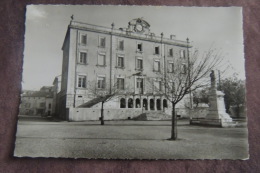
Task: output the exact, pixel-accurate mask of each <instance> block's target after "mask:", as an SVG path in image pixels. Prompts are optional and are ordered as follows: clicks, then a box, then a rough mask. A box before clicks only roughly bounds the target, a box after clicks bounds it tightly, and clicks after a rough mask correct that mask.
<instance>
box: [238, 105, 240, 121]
mask: <svg viewBox="0 0 260 173" xmlns="http://www.w3.org/2000/svg"><path fill="white" fill-rule="evenodd" d="M237 118H240V107H239V105H237Z"/></svg>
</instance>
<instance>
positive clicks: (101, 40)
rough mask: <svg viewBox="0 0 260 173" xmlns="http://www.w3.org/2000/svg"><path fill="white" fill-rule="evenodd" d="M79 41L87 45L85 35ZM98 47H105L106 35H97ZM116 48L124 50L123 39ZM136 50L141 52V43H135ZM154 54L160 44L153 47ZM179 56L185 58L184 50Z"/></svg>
mask: <svg viewBox="0 0 260 173" xmlns="http://www.w3.org/2000/svg"><path fill="white" fill-rule="evenodd" d="M80 43H81V44H82V45H87V35H81V39H80ZM98 47H101V48H105V47H106V37H101V36H99V42H98ZM117 48H118V50H121V51H123V50H124V40H119V41H118V45H117ZM136 50H137V51H138V52H143V44H142V43H137V49H136ZM154 54H155V55H159V54H160V46H155V47H154ZM168 56H173V48H169V49H168ZM180 57H181V58H185V57H186V54H185V50H180Z"/></svg>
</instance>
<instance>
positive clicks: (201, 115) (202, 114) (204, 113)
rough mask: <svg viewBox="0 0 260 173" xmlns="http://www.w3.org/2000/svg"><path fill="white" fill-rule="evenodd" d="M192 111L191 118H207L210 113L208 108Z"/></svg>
mask: <svg viewBox="0 0 260 173" xmlns="http://www.w3.org/2000/svg"><path fill="white" fill-rule="evenodd" d="M189 111H190V118H205V117H206V116H207V114H208V112H209V108H208V107H195V108H193V109H192V110H189Z"/></svg>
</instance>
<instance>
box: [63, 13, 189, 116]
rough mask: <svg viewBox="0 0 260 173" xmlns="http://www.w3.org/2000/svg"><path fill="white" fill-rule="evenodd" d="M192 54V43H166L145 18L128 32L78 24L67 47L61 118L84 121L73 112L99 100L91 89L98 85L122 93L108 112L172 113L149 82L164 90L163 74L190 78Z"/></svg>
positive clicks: (132, 23) (72, 25)
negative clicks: (160, 75)
mask: <svg viewBox="0 0 260 173" xmlns="http://www.w3.org/2000/svg"><path fill="white" fill-rule="evenodd" d="M189 48H190V45H189V43H188V42H187V41H180V40H177V39H176V37H175V35H171V36H170V38H165V37H164V35H163V33H161V34H160V35H159V36H157V35H155V34H154V33H152V32H151V31H150V24H149V23H148V22H147V21H145V20H143V19H142V18H137V19H133V20H131V21H130V22H128V26H127V27H125V28H116V27H115V25H114V24H112V25H111V27H110V28H109V27H103V26H97V25H92V24H87V23H82V22H77V21H74V20H72V21H71V22H70V24H69V26H68V29H67V33H66V36H65V40H64V43H63V46H62V50H63V63H62V75H61V90H60V92H59V114H60V117H61V118H64V119H67V120H75V119H77V120H80V118H78V117H77V116H76V115H71V111H70V109H73V108H77V107H79V106H80V105H82V104H85V103H87V102H89V101H91V100H92V99H93V98H91V97H90V94H91V93H90V92H89V86H90V85H89V84H90V83H95V84H96V87H97V89H98V90H106V89H112V88H113V87H115V84H116V87H117V89H119V90H121V91H122V92H121V95H120V96H119V97H117V98H116V99H113V100H112V101H110V102H109V103H107V104H106V105H105V107H106V108H107V109H127V110H130V109H131V110H135V109H136V110H140V109H141V111H142V112H143V111H161V112H167V111H170V109H169V108H170V105H169V104H168V101H167V100H166V98H165V97H164V96H163V95H160V94H158V93H157V92H156V91H155V90H154V89H153V87H151V85H150V84H149V83H148V80H147V79H148V78H154V85H156V86H157V87H158V88H160V89H164V88H163V86H162V85H161V82H160V81H161V80H162V79H160V78H158V77H157V76H158V75H157V73H174V70H175V67H177V66H178V67H179V66H181V69H182V71H183V74H185V73H186V71H187V65H188V58H187V54H188V49H189ZM173 82H174V81H173ZM184 100H185V99H184ZM187 100H188V99H187ZM183 104H184V103H180V104H179V107H181V105H182V106H183ZM95 106H96V107H97V105H95ZM95 106H93V107H95ZM119 112H120V111H119ZM120 114H122V112H120ZM180 114H181V111H180ZM83 116H84V115H83ZM115 117H120V116H117V115H115Z"/></svg>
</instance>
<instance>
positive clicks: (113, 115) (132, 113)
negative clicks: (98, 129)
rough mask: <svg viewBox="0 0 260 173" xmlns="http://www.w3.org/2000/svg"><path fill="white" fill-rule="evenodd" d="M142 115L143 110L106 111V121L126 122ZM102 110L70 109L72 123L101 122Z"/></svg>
mask: <svg viewBox="0 0 260 173" xmlns="http://www.w3.org/2000/svg"><path fill="white" fill-rule="evenodd" d="M141 113H142V109H141V108H135V109H133V108H129V109H128V108H124V109H122V108H121V109H104V120H126V119H128V117H130V118H131V119H132V118H134V117H136V116H138V115H140V114H141ZM100 116H101V109H94V108H70V109H69V120H70V121H86V120H99V117H100Z"/></svg>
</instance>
